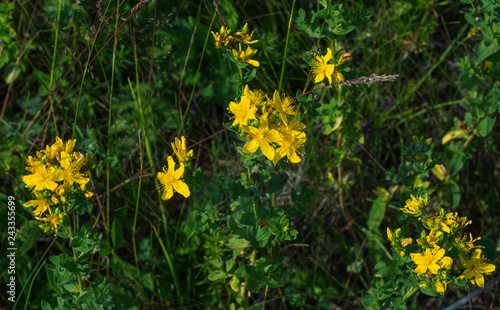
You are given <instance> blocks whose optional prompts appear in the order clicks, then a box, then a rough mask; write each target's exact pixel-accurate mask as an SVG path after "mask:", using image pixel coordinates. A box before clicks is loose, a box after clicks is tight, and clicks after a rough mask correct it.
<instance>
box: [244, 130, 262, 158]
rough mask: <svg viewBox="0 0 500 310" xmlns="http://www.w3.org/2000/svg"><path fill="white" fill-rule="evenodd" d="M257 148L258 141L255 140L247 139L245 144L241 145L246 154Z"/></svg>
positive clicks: (253, 151)
mask: <svg viewBox="0 0 500 310" xmlns="http://www.w3.org/2000/svg"><path fill="white" fill-rule="evenodd" d="M250 128H252V127H250ZM258 149H259V142H257V141H256V140H252V141H249V142H247V143H246V144H245V146H243V152H245V153H247V154H252V153H255V152H256V151H257V150H258Z"/></svg>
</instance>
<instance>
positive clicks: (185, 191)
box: [173, 181, 191, 198]
mask: <svg viewBox="0 0 500 310" xmlns="http://www.w3.org/2000/svg"><path fill="white" fill-rule="evenodd" d="M173 187H174V190H175V191H176V192H178V193H179V194H181V195H182V196H184V197H185V198H188V197H189V195H191V192H190V191H189V187H188V186H187V184H186V183H184V182H182V181H177V182H174V184H173Z"/></svg>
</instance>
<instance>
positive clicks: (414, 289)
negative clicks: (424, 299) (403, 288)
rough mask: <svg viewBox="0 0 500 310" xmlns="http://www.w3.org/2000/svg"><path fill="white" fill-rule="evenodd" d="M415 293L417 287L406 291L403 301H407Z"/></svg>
mask: <svg viewBox="0 0 500 310" xmlns="http://www.w3.org/2000/svg"><path fill="white" fill-rule="evenodd" d="M417 291H418V286H416V287H413V288H412V289H411V290H409V291H408V293H406V295H405V296H404V297H403V300H408V298H410V297H411V296H413V294H415V293H416V292H417Z"/></svg>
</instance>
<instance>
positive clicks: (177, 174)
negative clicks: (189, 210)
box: [156, 156, 191, 200]
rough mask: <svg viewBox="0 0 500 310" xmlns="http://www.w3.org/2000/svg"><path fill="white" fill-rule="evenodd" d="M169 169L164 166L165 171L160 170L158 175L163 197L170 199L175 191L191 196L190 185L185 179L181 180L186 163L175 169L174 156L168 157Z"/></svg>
mask: <svg viewBox="0 0 500 310" xmlns="http://www.w3.org/2000/svg"><path fill="white" fill-rule="evenodd" d="M167 162H168V169H167V167H165V166H163V172H158V175H157V176H156V177H157V178H158V181H160V190H163V194H162V195H161V199H163V200H168V199H170V198H172V196H173V195H174V191H175V192H177V193H179V194H181V195H182V196H184V197H186V198H187V197H189V195H191V192H190V191H189V187H188V186H187V184H186V183H184V181H183V180H181V178H182V176H183V175H184V164H182V163H181V166H180V168H179V169H177V170H175V162H174V159H173V158H172V156H169V157H168V158H167Z"/></svg>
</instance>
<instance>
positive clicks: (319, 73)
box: [312, 49, 335, 84]
mask: <svg viewBox="0 0 500 310" xmlns="http://www.w3.org/2000/svg"><path fill="white" fill-rule="evenodd" d="M331 58H332V51H331V50H330V49H328V50H327V53H326V55H325V56H316V60H313V65H312V71H313V75H314V83H319V82H321V81H323V80H324V79H325V77H326V78H327V79H328V81H329V82H330V84H332V74H333V71H334V70H335V65H333V64H328V61H330V59H331Z"/></svg>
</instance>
